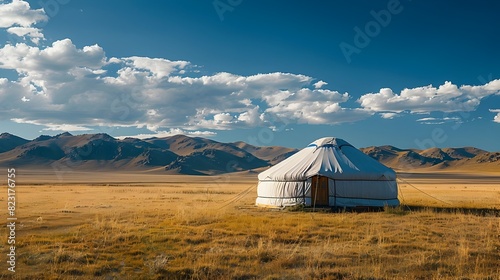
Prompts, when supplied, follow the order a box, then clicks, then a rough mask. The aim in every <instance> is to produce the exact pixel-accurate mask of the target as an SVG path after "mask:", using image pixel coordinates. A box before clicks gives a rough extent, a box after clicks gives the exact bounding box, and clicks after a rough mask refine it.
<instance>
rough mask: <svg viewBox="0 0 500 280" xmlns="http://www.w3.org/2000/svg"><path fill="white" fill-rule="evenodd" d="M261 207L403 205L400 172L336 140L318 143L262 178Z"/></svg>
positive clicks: (259, 203)
mask: <svg viewBox="0 0 500 280" xmlns="http://www.w3.org/2000/svg"><path fill="white" fill-rule="evenodd" d="M256 204H257V205H258V206H265V207H284V206H295V205H304V206H313V207H363V206H369V207H383V206H386V205H387V206H397V205H399V200H398V187H397V184H396V173H395V172H394V170H392V169H390V168H388V167H387V166H385V165H383V164H381V163H380V162H378V161H377V160H375V159H373V158H371V157H369V156H367V155H366V154H364V153H363V152H361V151H360V150H358V149H356V148H355V147H353V146H352V145H351V144H349V143H348V142H346V141H344V140H342V139H339V138H334V137H326V138H321V139H318V140H316V141H314V142H312V143H311V144H309V145H308V146H307V147H305V148H304V149H302V150H300V151H299V152H297V153H296V154H294V155H292V156H291V157H289V158H287V159H285V160H283V161H282V162H280V163H278V164H276V165H275V166H273V167H270V168H269V169H267V170H266V171H264V172H262V173H260V174H259V184H258V187H257V200H256Z"/></svg>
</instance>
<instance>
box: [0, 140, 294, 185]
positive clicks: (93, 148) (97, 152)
mask: <svg viewBox="0 0 500 280" xmlns="http://www.w3.org/2000/svg"><path fill="white" fill-rule="evenodd" d="M0 149H1V150H0V166H15V167H30V168H37V169H41V168H61V169H65V168H70V169H78V170H113V169H117V168H119V169H120V170H121V171H126V170H149V169H158V167H163V169H164V171H165V173H167V174H191V175H213V174H222V173H228V172H240V171H247V170H252V169H258V168H263V167H267V166H270V165H272V164H275V163H276V162H277V161H279V160H280V159H283V158H286V157H288V156H290V155H292V154H293V153H295V152H296V151H297V149H291V148H285V147H255V146H252V145H249V144H246V143H245V147H244V148H241V147H239V146H238V145H236V144H234V143H221V142H217V141H213V140H210V139H205V138H201V137H188V136H185V135H175V136H170V137H163V138H149V139H142V140H141V139H136V138H125V139H123V140H119V139H115V138H113V137H112V136H110V135H108V134H105V133H100V134H82V135H76V136H75V135H72V134H70V133H68V132H65V133H62V134H58V135H56V136H47V135H41V136H39V137H37V138H35V139H34V140H31V141H29V140H26V139H23V138H20V137H17V136H14V135H11V134H9V133H3V134H1V136H0ZM247 150H248V151H247ZM249 151H255V155H254V153H252V152H249ZM262 151H265V153H264V152H262Z"/></svg>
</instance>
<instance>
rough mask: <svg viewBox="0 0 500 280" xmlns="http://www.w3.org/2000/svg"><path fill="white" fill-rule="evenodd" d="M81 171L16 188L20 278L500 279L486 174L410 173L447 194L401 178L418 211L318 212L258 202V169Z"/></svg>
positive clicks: (497, 193)
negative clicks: (206, 173)
mask: <svg viewBox="0 0 500 280" xmlns="http://www.w3.org/2000/svg"><path fill="white" fill-rule="evenodd" d="M79 176H80V175H78V176H76V177H73V178H68V179H67V180H66V181H65V182H57V183H55V184H54V183H52V184H49V182H42V183H38V185H35V184H34V183H35V181H36V179H35V177H29V176H28V175H26V177H25V179H24V182H25V184H21V185H19V186H18V187H17V190H18V192H17V197H16V198H17V201H18V209H17V217H18V225H19V227H18V229H17V240H16V241H17V254H18V263H17V267H16V271H17V272H16V273H15V278H16V279H499V278H498V275H500V267H499V260H500V220H499V218H498V215H499V212H500V210H494V208H496V209H500V186H499V185H498V184H495V183H492V182H489V181H488V180H481V179H474V180H459V181H457V182H455V181H453V180H452V179H450V180H445V181H443V180H436V179H425V178H424V179H422V178H420V177H419V178H418V179H416V178H413V179H412V178H407V179H406V180H407V182H408V183H409V184H411V185H413V186H416V187H418V189H420V190H423V191H424V192H425V193H427V194H430V195H432V196H435V197H436V198H438V199H440V200H442V201H437V200H435V199H433V198H432V197H430V196H428V195H426V194H424V193H422V192H420V191H418V190H416V189H414V188H413V187H411V186H410V185H409V184H401V190H402V194H403V197H402V199H403V201H404V202H405V203H406V204H408V205H411V207H410V208H407V207H401V208H396V209H386V211H385V212H366V213H350V212H340V213H328V212H315V213H312V212H305V211H288V210H285V211H280V210H270V209H262V208H256V207H254V206H253V203H254V199H255V189H252V186H254V185H255V183H256V181H255V178H254V177H225V176H223V177H188V176H157V177H155V178H154V179H151V176H148V175H137V174H135V177H133V175H130V174H129V175H123V176H119V175H116V174H115V175H113V176H105V174H100V175H94V176H93V177H92V178H91V183H83V182H85V176H83V175H81V176H83V177H79ZM132 177H133V179H132ZM110 178H111V179H110ZM19 180H20V182H22V181H23V179H22V177H21V176H20V177H19ZM124 180H128V181H124ZM159 182H161V183H159ZM249 188H250V189H249ZM3 190H5V188H3ZM245 190H250V191H249V192H248V193H247V194H246V195H240V194H241V193H242V192H244V191H245ZM0 198H1V199H2V201H3V204H4V205H5V201H6V194H2V195H0ZM446 203H449V204H450V205H448V204H446ZM442 207H447V208H442ZM479 208H480V210H477V209H479ZM481 209H482V210H481ZM488 209H491V210H488ZM5 212H6V211H4V213H5ZM5 215H6V214H2V217H5ZM4 221H5V219H4ZM7 234H8V233H7V231H6V227H1V230H0V235H1V236H7ZM4 240H5V239H4ZM0 250H1V251H2V252H6V251H7V245H6V244H5V242H2V243H1V245H0ZM4 256H5V254H4ZM4 258H5V257H4ZM2 263H3V266H4V268H3V269H2V270H1V272H0V278H4V279H10V278H11V277H12V273H10V272H9V271H7V264H6V263H5V262H2Z"/></svg>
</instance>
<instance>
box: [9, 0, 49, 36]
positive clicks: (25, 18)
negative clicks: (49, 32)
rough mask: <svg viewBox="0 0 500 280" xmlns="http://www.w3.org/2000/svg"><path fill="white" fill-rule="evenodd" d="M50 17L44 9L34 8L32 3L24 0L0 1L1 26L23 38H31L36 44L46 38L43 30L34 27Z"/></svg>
mask: <svg viewBox="0 0 500 280" xmlns="http://www.w3.org/2000/svg"><path fill="white" fill-rule="evenodd" d="M48 19H49V17H48V16H47V15H46V14H45V11H44V10H43V9H36V10H33V9H31V7H30V4H29V3H28V2H26V1H22V0H13V1H12V2H10V3H0V28H5V29H7V32H8V33H10V34H14V35H16V36H19V37H22V38H26V37H27V38H29V39H30V41H31V42H33V43H34V44H38V43H39V42H40V40H43V39H44V36H43V34H42V30H41V29H39V28H36V27H34V25H35V24H36V23H39V22H46V21H47V20H48Z"/></svg>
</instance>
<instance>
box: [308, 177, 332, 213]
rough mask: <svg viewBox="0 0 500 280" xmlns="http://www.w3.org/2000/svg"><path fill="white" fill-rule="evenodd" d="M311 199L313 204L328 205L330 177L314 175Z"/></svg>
mask: <svg viewBox="0 0 500 280" xmlns="http://www.w3.org/2000/svg"><path fill="white" fill-rule="evenodd" d="M311 201H312V206H328V177H324V176H319V175H317V176H314V177H312V180H311Z"/></svg>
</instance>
